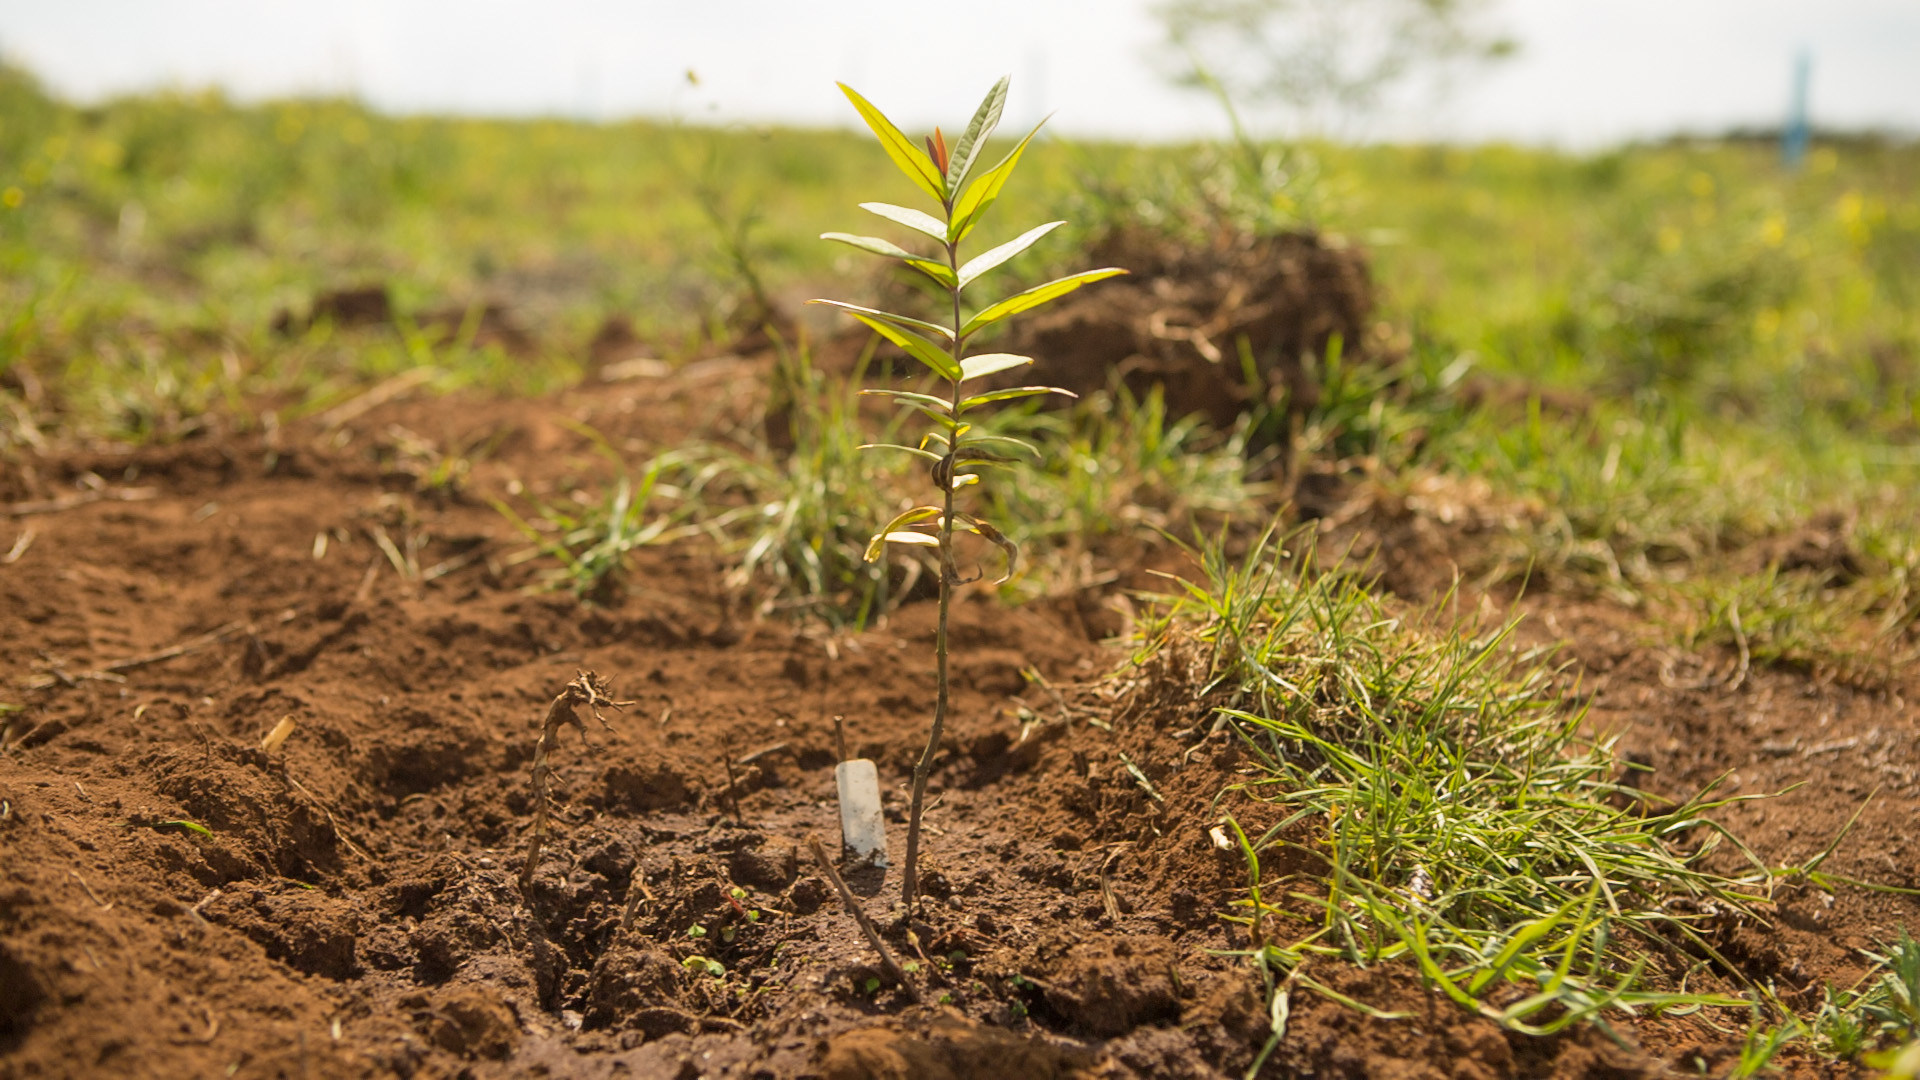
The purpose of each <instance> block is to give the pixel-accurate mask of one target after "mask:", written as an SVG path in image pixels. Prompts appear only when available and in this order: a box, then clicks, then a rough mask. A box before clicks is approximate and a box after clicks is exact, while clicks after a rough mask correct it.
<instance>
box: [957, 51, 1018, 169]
mask: <svg viewBox="0 0 1920 1080" xmlns="http://www.w3.org/2000/svg"><path fill="white" fill-rule="evenodd" d="M1011 79H1012V76H1010V75H1002V76H1000V81H999V82H997V83H994V84H993V89H991V90H989V91H987V96H986V97H984V98H982V99H981V100H980V107H979V108H978V109H976V110H974V113H973V121H972V122H971V123H969V124H968V125H967V130H966V131H964V132H962V133H961V135H960V141H959V142H956V143H954V144H953V154H952V155H951V156H950V157H949V158H948V159H947V190H948V191H957V190H959V188H960V185H961V184H963V183H965V182H966V179H967V173H968V172H969V171H971V170H972V169H973V159H974V158H975V157H977V156H979V154H980V148H981V147H983V146H985V145H986V144H987V136H989V135H992V134H993V129H994V128H996V127H998V126H1000V110H1001V109H1003V108H1005V107H1006V104H1007V83H1008V82H1009V81H1010V80H1011Z"/></svg>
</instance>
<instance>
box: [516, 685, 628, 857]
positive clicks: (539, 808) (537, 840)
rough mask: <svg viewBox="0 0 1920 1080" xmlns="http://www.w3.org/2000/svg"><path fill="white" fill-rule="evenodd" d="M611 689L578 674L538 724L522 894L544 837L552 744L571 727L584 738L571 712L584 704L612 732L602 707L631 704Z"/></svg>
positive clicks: (584, 731) (577, 717) (583, 729)
mask: <svg viewBox="0 0 1920 1080" xmlns="http://www.w3.org/2000/svg"><path fill="white" fill-rule="evenodd" d="M611 689H612V688H611V687H609V686H608V685H607V681H606V680H605V679H602V678H601V677H600V676H598V675H595V674H594V673H593V672H591V671H582V672H580V673H579V674H578V675H577V676H576V677H575V678H574V680H573V681H572V682H570V683H568V684H567V688H566V689H565V690H562V691H560V694H559V696H557V697H555V698H554V699H553V703H552V704H551V705H548V706H547V718H546V720H544V721H543V722H542V723H541V725H540V741H539V743H537V744H536V745H535V746H534V748H533V840H532V842H531V844H530V846H529V847H528V849H527V865H526V866H524V867H522V868H521V870H520V892H521V893H522V894H523V895H524V894H525V893H527V892H528V890H530V889H531V888H532V887H533V871H534V869H535V868H536V867H538V866H539V865H540V847H541V845H542V844H543V843H545V842H546V838H547V814H548V804H549V802H550V801H551V800H550V799H549V797H548V794H547V781H548V779H549V778H551V777H552V775H553V766H552V765H551V764H550V763H549V761H548V758H549V757H550V756H551V755H552V753H553V746H554V744H555V743H556V742H557V741H559V738H560V728H561V727H562V726H564V725H566V724H572V725H573V726H574V727H577V728H579V729H580V735H581V737H582V738H584V737H585V736H586V734H587V725H585V724H583V723H581V722H580V715H579V713H578V712H576V711H575V710H576V709H578V708H579V707H580V706H582V705H585V706H586V707H587V708H588V709H589V710H591V711H592V713H593V718H594V719H595V720H598V721H600V726H601V727H603V728H607V730H609V731H611V730H613V729H612V727H610V726H609V725H608V724H607V718H606V717H604V716H602V715H600V707H601V706H602V705H606V706H610V707H612V708H615V709H623V708H625V707H627V706H628V705H631V704H633V702H631V701H615V700H613V698H612V697H611V696H610V694H611Z"/></svg>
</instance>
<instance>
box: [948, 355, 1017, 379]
mask: <svg viewBox="0 0 1920 1080" xmlns="http://www.w3.org/2000/svg"><path fill="white" fill-rule="evenodd" d="M1031 363H1033V357H1031V356H1021V355H1020V354H1019V353H1006V352H990V353H981V354H979V355H978V356H969V357H967V358H966V359H965V360H962V361H960V381H961V382H966V381H968V380H969V379H980V378H985V377H986V376H988V375H994V374H997V373H999V372H1002V371H1006V370H1008V369H1009V368H1017V367H1021V366H1023V365H1026V364H1031Z"/></svg>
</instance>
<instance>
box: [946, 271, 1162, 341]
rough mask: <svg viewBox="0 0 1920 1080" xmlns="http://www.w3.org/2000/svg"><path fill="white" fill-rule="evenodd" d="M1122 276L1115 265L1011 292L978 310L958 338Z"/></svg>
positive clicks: (961, 329) (1122, 272) (961, 330)
mask: <svg viewBox="0 0 1920 1080" xmlns="http://www.w3.org/2000/svg"><path fill="white" fill-rule="evenodd" d="M1124 273H1126V271H1125V270H1122V269H1120V268H1119V267H1114V266H1109V267H1105V268H1103V269H1100V270H1082V271H1081V272H1080V273H1078V274H1069V275H1068V276H1066V277H1063V278H1057V279H1055V280H1053V281H1049V282H1047V283H1046V284H1045V285H1035V286H1034V287H1033V288H1031V289H1028V290H1026V291H1025V292H1017V293H1014V294H1013V295H1012V296H1009V297H1007V298H1006V299H1005V300H1001V301H998V302H996V303H993V304H989V305H988V306H987V307H985V308H983V309H981V311H980V313H979V314H978V315H975V316H974V317H973V318H971V319H968V320H967V325H965V326H963V327H961V328H960V336H961V337H966V336H967V335H968V334H971V333H973V332H974V331H975V330H978V329H980V328H981V327H983V326H988V325H991V324H993V323H997V322H999V321H1000V320H1001V319H1004V318H1006V317H1007V316H1009V315H1018V314H1020V313H1021V312H1023V311H1028V310H1031V309H1033V308H1037V307H1039V306H1040V305H1041V304H1044V303H1047V302H1048V301H1050V300H1057V299H1059V298H1060V297H1062V296H1065V295H1067V294H1068V293H1070V292H1072V291H1073V290H1075V289H1077V288H1079V287H1080V286H1082V285H1090V284H1092V283H1093V282H1096V281H1104V280H1106V279H1107V278H1110V277H1117V276H1119V275H1121V274H1124Z"/></svg>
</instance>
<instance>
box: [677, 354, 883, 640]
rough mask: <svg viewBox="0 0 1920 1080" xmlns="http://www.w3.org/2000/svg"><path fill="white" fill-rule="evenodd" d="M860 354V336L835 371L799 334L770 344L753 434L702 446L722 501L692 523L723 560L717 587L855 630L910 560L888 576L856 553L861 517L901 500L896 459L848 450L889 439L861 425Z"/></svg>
mask: <svg viewBox="0 0 1920 1080" xmlns="http://www.w3.org/2000/svg"><path fill="white" fill-rule="evenodd" d="M876 340H877V339H876ZM872 358H873V345H872V343H869V346H868V348H867V349H866V350H865V351H864V352H863V354H862V355H861V358H860V360H859V362H858V363H857V364H856V365H855V370H854V372H853V374H852V375H851V376H850V377H849V378H846V379H838V378H832V377H829V376H827V375H825V374H823V373H821V372H820V371H818V370H817V369H816V368H814V366H813V363H812V357H811V353H810V351H809V349H808V347H807V343H806V341H805V340H804V339H802V340H801V341H800V342H798V343H797V344H796V346H794V347H792V348H788V347H787V346H786V345H784V344H782V345H781V346H780V364H779V367H778V368H777V369H776V372H775V379H776V384H777V392H776V393H775V394H774V395H773V400H772V403H771V404H770V405H769V408H768V413H767V416H766V418H765V420H764V422H763V425H762V432H761V433H760V434H758V435H756V436H752V437H750V439H749V444H748V446H746V447H745V448H737V447H730V446H724V445H721V446H716V447H714V448H713V458H712V461H711V463H710V464H709V465H707V466H706V468H705V469H704V470H703V471H702V473H701V476H700V479H699V486H700V487H701V489H702V490H704V491H705V492H706V493H707V495H708V497H709V498H710V499H711V500H713V501H714V502H715V503H716V504H717V505H728V504H732V505H731V508H730V509H726V510H724V511H720V512H718V513H715V514H713V515H712V516H711V517H709V518H707V519H706V520H705V521H703V523H702V526H701V527H702V528H703V529H705V530H707V531H708V532H710V533H711V534H713V535H716V536H718V537H719V538H720V539H721V541H722V544H723V546H724V547H725V548H726V550H727V551H729V552H730V553H731V558H732V559H733V560H735V561H734V567H733V569H732V570H731V571H730V572H729V574H728V576H727V585H728V587H729V588H732V589H735V590H738V591H740V592H742V593H744V594H746V595H748V596H750V597H751V598H752V600H753V606H754V609H755V610H756V611H757V612H759V613H761V614H774V613H781V614H786V615H812V616H817V617H821V618H824V619H826V620H827V621H828V622H829V623H831V624H834V625H843V626H851V627H854V628H861V627H864V626H866V625H868V624H869V623H870V622H871V621H872V620H873V619H875V618H878V617H879V616H881V615H883V614H885V613H886V612H887V611H888V610H889V609H890V607H891V606H892V605H893V604H894V603H896V602H897V601H898V598H899V596H900V595H901V594H902V593H904V592H905V591H907V590H910V589H911V588H912V587H913V584H914V580H915V578H916V577H917V571H918V566H917V564H908V570H907V574H908V576H907V577H906V578H905V579H903V580H901V581H897V582H896V581H895V580H894V579H893V578H892V577H890V576H889V574H888V571H887V567H885V566H881V565H875V564H872V563H869V562H867V561H866V560H865V559H864V558H862V553H863V552H864V551H865V550H866V546H867V537H868V534H869V533H870V532H871V531H872V526H871V523H872V522H873V521H876V520H878V521H885V520H886V519H887V518H889V517H891V516H892V515H893V514H895V513H897V512H898V511H899V510H900V508H901V507H902V506H903V505H907V503H904V502H903V501H902V500H903V499H904V494H903V492H904V490H905V489H906V487H907V479H908V475H909V466H907V465H906V464H905V463H904V462H903V461H901V460H899V459H898V458H897V457H895V456H893V455H880V454H871V453H865V452H862V451H861V449H860V447H861V446H862V445H863V444H865V443H868V442H887V441H890V436H888V435H886V434H880V435H876V436H875V437H873V438H868V437H866V436H865V435H863V433H862V419H861V415H860V398H859V393H858V390H857V387H858V386H859V384H860V382H861V380H862V379H863V378H864V377H865V373H866V370H867V368H868V365H869V364H870V362H871V361H872ZM776 442H777V443H780V444H782V445H778V446H776V445H774V444H775V443H776Z"/></svg>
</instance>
